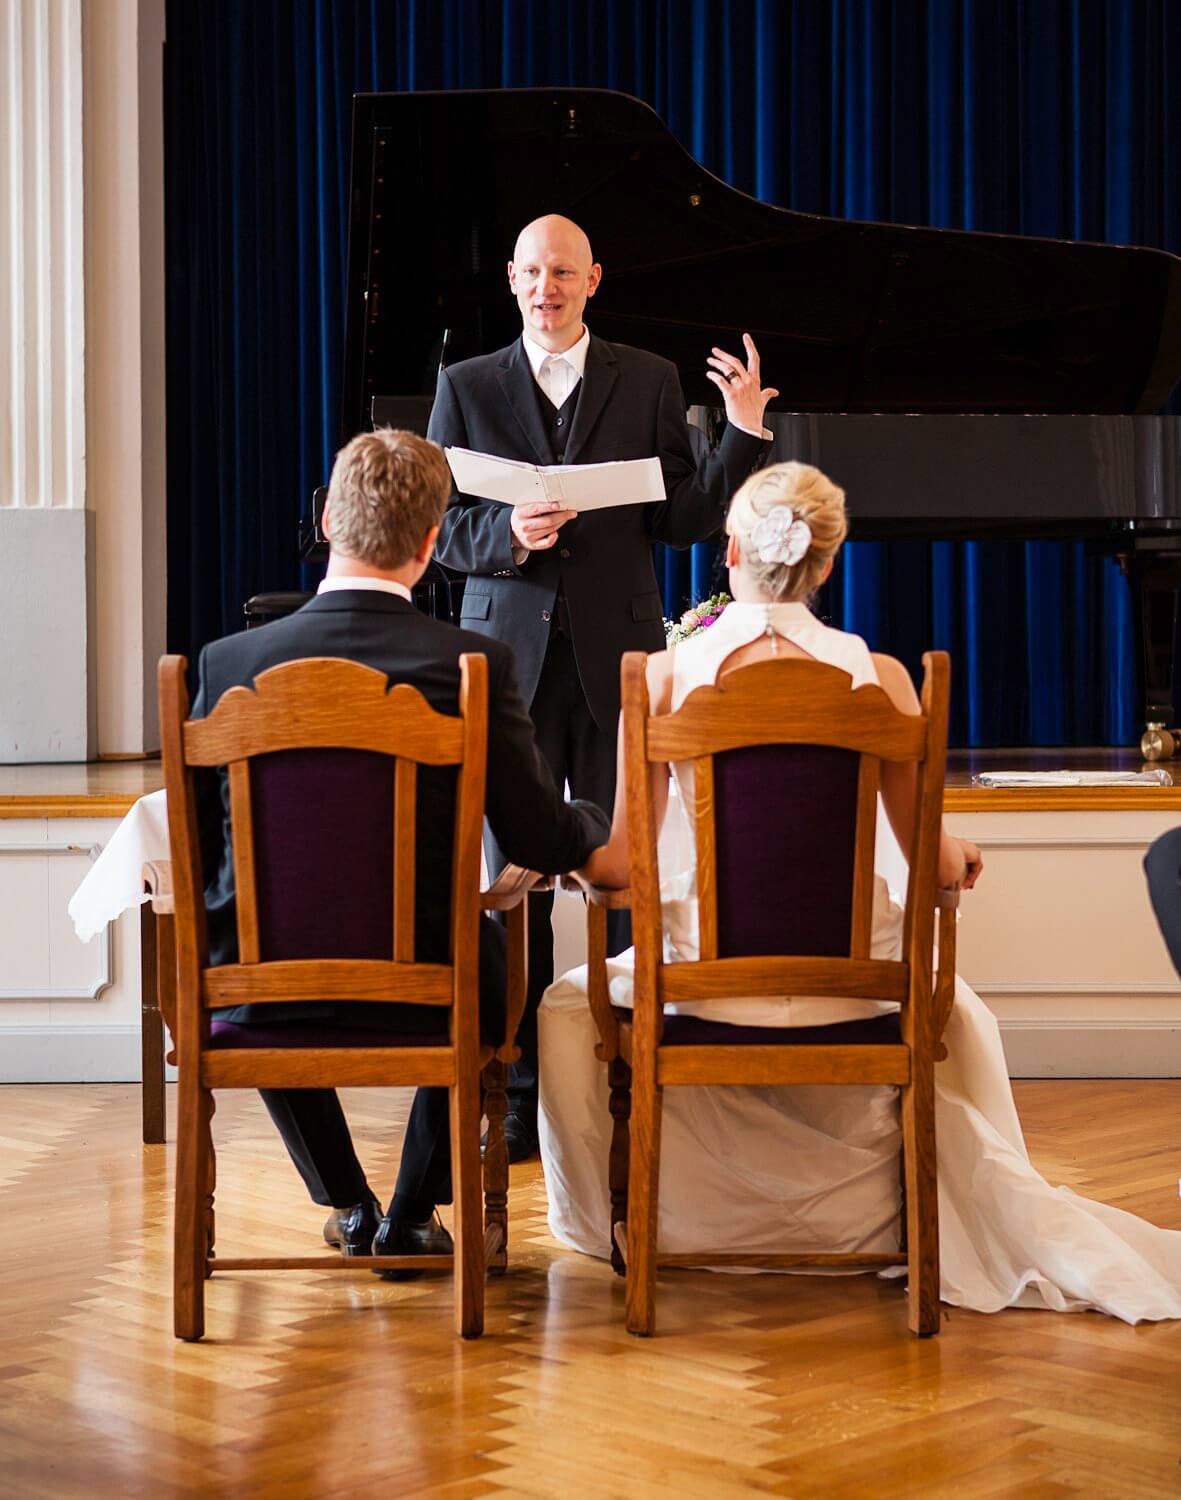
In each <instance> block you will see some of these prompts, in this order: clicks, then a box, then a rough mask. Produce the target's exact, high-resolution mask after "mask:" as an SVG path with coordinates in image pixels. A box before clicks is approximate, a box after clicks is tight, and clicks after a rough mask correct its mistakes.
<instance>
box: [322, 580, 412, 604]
mask: <svg viewBox="0 0 1181 1500" xmlns="http://www.w3.org/2000/svg"><path fill="white" fill-rule="evenodd" d="M338 589H364V590H369V591H371V592H373V593H380V594H397V596H398V598H399V599H406V600H409V599H410V590H409V589H408V588H407V587H406V585H405V584H404V583H395V582H394V580H393V579H392V578H342V577H333V578H325V579H323V580H322V581H321V583H320V587H319V588H318V589H317V590H316V593H317V594H332V593H335V592H336V591H337V590H338Z"/></svg>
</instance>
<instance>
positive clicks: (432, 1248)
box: [372, 1213, 455, 1281]
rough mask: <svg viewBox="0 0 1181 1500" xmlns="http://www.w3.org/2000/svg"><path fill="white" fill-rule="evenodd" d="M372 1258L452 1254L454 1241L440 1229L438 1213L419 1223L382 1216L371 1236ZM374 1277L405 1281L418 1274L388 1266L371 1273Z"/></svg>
mask: <svg viewBox="0 0 1181 1500" xmlns="http://www.w3.org/2000/svg"><path fill="white" fill-rule="evenodd" d="M372 1253H373V1254H374V1255H454V1254H455V1241H454V1240H453V1239H452V1238H451V1235H450V1233H449V1232H448V1231H447V1230H446V1229H445V1228H444V1227H443V1223H442V1220H441V1219H440V1218H439V1215H438V1213H433V1214H432V1215H431V1216H430V1218H429V1219H427V1220H426V1222H425V1223H423V1224H415V1223H413V1222H412V1221H411V1220H410V1219H391V1218H390V1216H389V1214H386V1216H385V1218H384V1219H382V1221H381V1223H380V1224H379V1225H378V1226H377V1233H376V1234H375V1235H374V1236H373V1252H372ZM373 1274H374V1275H375V1276H380V1277H381V1278H382V1280H383V1281H409V1280H410V1279H411V1277H413V1276H421V1275H422V1272H421V1271H412V1270H401V1269H399V1268H398V1267H394V1266H391V1267H390V1268H389V1269H388V1270H384V1271H382V1270H375V1271H374V1273H373Z"/></svg>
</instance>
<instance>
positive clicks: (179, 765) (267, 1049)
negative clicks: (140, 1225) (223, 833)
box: [157, 655, 532, 1339]
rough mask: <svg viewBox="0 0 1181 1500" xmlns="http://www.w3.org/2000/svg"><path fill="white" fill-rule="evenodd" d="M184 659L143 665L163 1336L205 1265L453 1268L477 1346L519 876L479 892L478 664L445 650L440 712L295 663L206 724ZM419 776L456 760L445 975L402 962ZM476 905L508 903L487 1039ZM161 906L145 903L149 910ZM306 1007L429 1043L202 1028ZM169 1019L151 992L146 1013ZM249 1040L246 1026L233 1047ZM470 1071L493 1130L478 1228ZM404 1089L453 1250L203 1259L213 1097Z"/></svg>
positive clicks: (510, 1028)
mask: <svg viewBox="0 0 1181 1500" xmlns="http://www.w3.org/2000/svg"><path fill="white" fill-rule="evenodd" d="M185 665H186V664H185V661H184V658H183V657H177V656H169V657H164V658H163V659H162V660H161V663H160V670H159V687H160V724H161V736H162V740H163V756H164V773H165V784H166V787H167V791H168V826H169V840H170V844H171V849H172V861H171V872H170V875H171V884H172V904H173V905H174V908H175V951H176V970H175V973H176V998H175V1002H174V1003H175V1018H176V1019H175V1026H174V1027H173V1036H174V1040H175V1042H176V1054H177V1062H178V1109H177V1168H176V1219H175V1261H174V1321H175V1331H176V1334H177V1336H178V1337H179V1338H183V1339H198V1338H200V1337H201V1336H202V1334H203V1332H204V1283H205V1279H206V1278H207V1277H208V1276H210V1275H212V1274H213V1273H214V1272H215V1271H233V1270H254V1269H272V1270H282V1269H306V1268H308V1267H315V1268H318V1269H325V1270H357V1269H381V1268H385V1267H400V1268H409V1269H415V1270H430V1269H439V1268H452V1269H453V1271H454V1277H455V1323H456V1329H457V1331H458V1332H459V1333H460V1334H462V1335H463V1336H464V1337H465V1338H473V1337H476V1336H478V1335H479V1334H480V1333H481V1332H482V1331H483V1326H484V1275H485V1269H486V1268H487V1269H489V1270H492V1271H499V1270H503V1269H504V1267H505V1264H506V1259H507V1236H508V1220H507V1185H508V1157H507V1152H506V1150H505V1147H504V1132H503V1121H504V1115H505V1111H506V1097H505V1083H506V1079H507V1066H508V1064H509V1063H510V1062H512V1061H514V1060H515V1059H516V1056H517V1053H516V1050H515V1048H514V1046H513V1038H514V1037H515V1035H516V1030H517V1026H518V1025H519V1022H520V1017H521V1012H522V1010H523V1008H524V1001H525V936H526V934H525V922H526V916H525V912H526V908H527V902H525V900H524V899H523V898H524V896H525V894H526V892H527V890H528V889H529V888H530V884H531V880H532V877H530V876H528V875H525V874H523V872H521V871H513V870H510V871H509V872H506V874H505V876H504V877H502V879H501V880H499V881H498V882H497V883H496V885H495V886H494V887H492V888H491V890H490V891H488V892H485V893H484V894H483V897H481V892H480V884H479V881H480V835H481V829H482V826H483V814H484V778H485V752H486V735H487V662H486V659H485V658H484V657H483V656H478V655H465V656H463V657H461V658H460V672H461V676H460V696H459V708H460V712H459V716H458V717H452V716H450V715H446V714H441V713H438V712H436V711H435V710H434V709H432V708H431V707H430V706H429V704H428V703H427V701H426V699H425V698H423V696H422V695H421V694H420V693H419V692H418V691H417V690H416V689H414V688H412V687H410V686H409V685H407V684H404V683H403V684H399V685H397V686H395V687H394V688H393V689H389V686H388V682H387V679H386V676H385V674H384V673H381V672H377V671H374V670H373V669H371V668H369V667H365V666H361V665H359V664H358V663H355V662H349V661H338V660H328V659H311V660H305V661H296V662H289V663H287V664H285V665H283V666H279V667H275V668H273V669H271V670H270V671H267V672H264V673H262V674H261V675H260V676H259V677H257V678H256V679H255V682H254V689H253V691H252V690H251V689H249V688H244V687H238V688H233V689H231V690H230V691H229V692H228V693H226V694H225V695H224V697H223V698H222V699H221V700H220V702H219V703H218V704H217V706H216V707H215V708H214V709H213V711H212V712H211V713H210V714H209V716H208V718H205V719H198V720H189V719H188V717H187V715H188V707H189V704H188V693H187V690H186V688H185V677H184V674H185ZM221 765H225V766H227V767H228V774H229V789H230V812H231V819H232V828H233V847H234V871H235V886H236V893H237V924H238V945H239V955H240V956H239V961H238V962H237V963H236V964H226V965H220V966H217V967H212V968H211V967H210V966H209V949H208V938H207V929H206V914H205V905H204V900H203V891H204V885H205V881H204V876H203V872H202V869H201V860H200V846H199V841H198V834H197V821H196V808H195V801H194V792H193V768H194V767H212V766H221ZM420 766H430V767H455V777H456V789H455V799H456V800H455V826H454V843H453V853H452V884H451V916H450V962H449V963H446V964H441V963H422V962H417V961H416V960H415V956H414V932H415V874H416V871H415V815H416V795H417V776H418V768H419V767H420ZM159 873H160V872H157V875H158V876H159ZM160 883H161V882H160V881H159V880H157V884H160ZM482 905H483V906H484V907H485V908H486V909H501V910H507V911H508V912H509V917H508V950H509V964H508V969H509V972H508V1006H507V1009H508V1014H507V1016H506V1025H505V1033H504V1038H503V1041H502V1043H501V1044H500V1045H499V1046H498V1047H496V1048H495V1049H493V1048H491V1047H489V1046H486V1045H482V1044H481V1041H480V1035H479V1009H478V1000H479V996H478V941H479V938H478V922H479V917H480V910H481V906H482ZM167 906H168V902H167V898H166V897H165V896H163V894H162V895H161V905H160V907H159V908H158V910H162V911H167ZM313 954H314V955H315V956H312V955H313ZM163 998H164V997H163V996H162V999H163ZM324 1000H330V1001H355V1000H364V1001H382V1002H386V1003H390V1004H413V1005H430V1006H437V1007H438V1013H439V1028H438V1034H437V1035H434V1036H420V1035H407V1034H399V1033H397V1032H396V1031H393V1030H391V1031H388V1032H387V1031H380V1032H378V1031H365V1032H362V1031H358V1030H357V1029H355V1028H348V1027H341V1026H333V1025H332V1023H331V1022H327V1021H325V1022H319V1023H316V1022H301V1023H300V1026H299V1044H297V1045H292V1042H293V1041H294V1040H296V1038H295V1037H294V1036H293V1034H292V1031H291V1029H290V1028H287V1029H286V1031H285V1032H284V1028H283V1027H281V1026H280V1025H278V1024H277V1025H276V1026H275V1027H253V1028H246V1027H233V1026H224V1025H219V1023H218V1022H216V1021H211V1017H210V1011H211V1010H213V1009H215V1008H217V1007H221V1006H231V1005H238V1004H242V1003H245V1002H249V1003H251V1004H266V1003H274V1002H283V1003H286V1004H290V1003H292V1002H298V1001H324ZM170 1008H171V1006H170V1004H169V1002H168V1001H167V1000H165V1002H164V1004H163V1005H162V1009H164V1010H165V1012H167V1010H168V1009H170ZM170 1024H171V1022H170ZM247 1031H254V1032H255V1033H256V1035H257V1042H254V1041H253V1039H252V1044H251V1045H249V1046H246V1045H243V1037H242V1033H243V1032H247ZM481 1070H483V1071H484V1081H485V1085H486V1097H485V1101H484V1103H485V1109H486V1111H487V1114H488V1119H489V1144H488V1150H487V1153H486V1159H485V1187H486V1214H487V1223H486V1226H485V1225H482V1224H481V1216H480V1115H481V1104H480V1082H481ZM408 1084H434V1085H441V1086H446V1087H447V1088H448V1089H449V1090H450V1094H451V1157H452V1175H453V1185H454V1197H455V1208H454V1238H455V1245H456V1253H455V1256H454V1259H453V1258H452V1257H451V1256H414V1257H406V1256H353V1257H349V1258H347V1259H346V1258H344V1257H342V1256H338V1255H316V1256H284V1257H279V1258H267V1259H263V1258H257V1257H229V1258H227V1257H223V1256H215V1255H214V1217H213V1194H214V1181H215V1164H214V1153H213V1143H212V1136H211V1128H210V1127H211V1123H212V1117H213V1111H214V1100H213V1090H214V1089H218V1088H251V1089H257V1088H300V1087H316V1088H335V1087H345V1086H348V1087H357V1086H375V1087H390V1086H401V1085H408Z"/></svg>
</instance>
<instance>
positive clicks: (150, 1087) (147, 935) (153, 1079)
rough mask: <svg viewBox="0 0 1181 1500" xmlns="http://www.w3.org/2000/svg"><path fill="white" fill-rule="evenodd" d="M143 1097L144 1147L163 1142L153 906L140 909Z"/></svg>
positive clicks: (161, 1027)
mask: <svg viewBox="0 0 1181 1500" xmlns="http://www.w3.org/2000/svg"><path fill="white" fill-rule="evenodd" d="M139 913H140V915H139V985H140V1019H139V1024H140V1060H141V1070H140V1078H141V1083H140V1096H141V1110H142V1114H143V1138H144V1144H145V1145H151V1146H158V1145H160V1144H161V1143H162V1142H163V1140H164V1020H163V1017H162V1016H161V1014H160V975H159V952H158V945H157V941H156V927H157V924H156V913H155V912H154V911H153V910H152V905H151V902H150V901H148V902H145V903H144V904H143V905H142V906H141V907H140V909H139Z"/></svg>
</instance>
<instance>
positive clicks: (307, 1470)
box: [0, 1082, 1181, 1500]
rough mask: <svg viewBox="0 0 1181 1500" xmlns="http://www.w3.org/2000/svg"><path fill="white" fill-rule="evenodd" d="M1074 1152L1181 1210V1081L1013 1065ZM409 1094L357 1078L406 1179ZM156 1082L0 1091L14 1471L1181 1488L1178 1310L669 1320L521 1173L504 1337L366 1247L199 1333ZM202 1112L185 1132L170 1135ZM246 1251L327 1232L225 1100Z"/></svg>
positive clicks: (386, 1175)
mask: <svg viewBox="0 0 1181 1500" xmlns="http://www.w3.org/2000/svg"><path fill="white" fill-rule="evenodd" d="M1018 1098H1019V1103H1020V1106H1021V1109H1022V1114H1023V1117H1024V1120H1025V1122H1026V1126H1027V1131H1028V1136H1029V1140H1030V1144H1031V1148H1032V1150H1033V1153H1034V1156H1035V1159H1036V1160H1037V1161H1038V1162H1039V1164H1040V1165H1041V1166H1042V1168H1043V1169H1044V1170H1045V1171H1046V1172H1047V1175H1049V1176H1050V1177H1051V1178H1053V1179H1055V1180H1058V1181H1066V1182H1069V1183H1070V1184H1071V1185H1072V1186H1074V1187H1075V1188H1077V1189H1078V1190H1079V1191H1082V1192H1086V1193H1090V1194H1093V1195H1095V1196H1101V1197H1104V1198H1107V1199H1108V1200H1109V1201H1112V1202H1118V1203H1119V1204H1121V1205H1122V1206H1124V1207H1128V1208H1133V1209H1135V1210H1137V1211H1138V1212H1140V1213H1142V1214H1144V1215H1146V1216H1147V1217H1148V1218H1151V1219H1154V1220H1155V1221H1156V1222H1158V1223H1161V1224H1167V1225H1170V1226H1172V1227H1175V1228H1181V1211H1179V1205H1178V1200H1177V1178H1178V1175H1179V1172H1181V1082H1179V1083H1155V1082H1154V1083H1139V1082H1120V1083H1116V1082H1104V1083H1076V1082H1052V1083H1050V1082H1046V1083H1032V1084H1030V1083H1027V1084H1023V1085H1018ZM405 1102H406V1096H405V1095H400V1094H379V1093H376V1092H369V1091H366V1092H357V1093H354V1094H352V1095H350V1096H349V1097H348V1099H347V1108H348V1111H349V1115H350V1118H351V1120H352V1121H353V1123H354V1126H355V1131H356V1135H357V1139H358V1142H359V1147H360V1150H361V1154H362V1157H363V1158H364V1159H365V1160H366V1162H367V1163H369V1164H370V1166H371V1175H372V1179H373V1181H374V1184H375V1185H379V1190H385V1191H388V1186H389V1184H390V1182H391V1181H392V1178H393V1172H394V1163H395V1159H396V1150H397V1131H394V1130H391V1128H390V1125H391V1120H393V1121H395V1122H396V1123H397V1124H399V1125H400V1123H401V1121H402V1119H403V1117H404V1110H405ZM138 1108H139V1101H138V1090H136V1089H135V1088H131V1087H121V1086H119V1087H116V1086H101V1087H100V1086H90V1087H56V1088H53V1087H9V1088H4V1089H0V1145H2V1153H3V1154H2V1156H0V1306H2V1308H3V1317H2V1318H0V1495H3V1496H5V1497H12V1500H31V1497H46V1496H52V1497H54V1500H57V1497H71V1500H72V1497H85V1500H95V1497H106V1496H129V1497H130V1496H143V1497H151V1500H160V1497H171V1496H178V1497H188V1496H215V1495H216V1496H233V1497H243V1500H246V1497H252V1496H272V1495H283V1496H285V1497H292V1500H298V1497H301V1496H305V1495H306V1496H312V1495H315V1496H326V1497H327V1496H339V1497H351V1496H361V1495H383V1496H398V1497H411V1496H418V1497H424V1500H425V1497H431V1500H436V1497H438V1500H443V1497H450V1500H468V1497H476V1496H480V1497H485V1496H488V1497H509V1496H544V1497H552V1496H577V1497H580V1500H581V1497H588V1500H596V1497H603V1500H607V1497H629V1500H630V1497H633V1496H645V1497H647V1496H660V1497H666V1496H667V1497H672V1496H676V1497H686V1496H694V1497H695V1496H708V1497H711V1500H712V1497H718V1500H725V1497H729V1496H739V1495H755V1494H765V1495H778V1496H794V1497H812V1496H824V1497H848V1500H862V1497H864V1500H869V1497H873V1500H890V1497H911V1496H937V1497H943V1496H953V1497H955V1500H984V1497H1003V1496H1020V1497H1022V1500H1050V1497H1058V1496H1104V1497H1117V1500H1118V1497H1126V1500H1143V1497H1150V1496H1178V1495H1181V1469H1179V1467H1178V1458H1179V1456H1181V1326H1174V1325H1169V1324H1159V1325H1148V1326H1143V1327H1140V1328H1128V1327H1125V1326H1124V1325H1123V1324H1119V1323H1115V1322H1112V1321H1109V1320H1107V1319H1105V1318H1101V1317H1098V1316H1095V1315H1091V1314H1087V1315H1077V1316H1058V1315H1054V1314H1049V1313H1035V1312H1009V1313H1002V1314H1000V1315H997V1316H995V1317H984V1316H979V1315H976V1314H969V1313H962V1312H958V1311H956V1310H954V1309H949V1310H948V1311H947V1316H946V1321H945V1325H944V1332H943V1335H942V1337H940V1338H939V1339H935V1340H930V1341H926V1342H922V1343H920V1342H918V1341H916V1340H913V1339H911V1338H910V1337H909V1335H908V1334H907V1333H906V1331H905V1325H904V1319H903V1308H902V1302H901V1295H900V1292H899V1290H898V1289H897V1287H895V1286H890V1285H886V1284H884V1283H882V1282H879V1281H877V1280H875V1279H873V1278H870V1277H864V1276H858V1277H848V1278H824V1279H822V1278H818V1277H806V1278H802V1277H775V1276H724V1275H715V1274H711V1273H709V1272H678V1273H669V1274H667V1275H665V1276H664V1277H662V1281H661V1287H660V1293H659V1302H658V1310H659V1318H660V1330H661V1331H660V1336H659V1337H658V1338H657V1339H655V1340H652V1341H644V1342H640V1341H637V1340H633V1339H630V1338H628V1336H627V1335H626V1334H625V1333H624V1332H623V1329H622V1321H621V1314H622V1285H621V1283H620V1282H618V1281H617V1280H616V1278H615V1277H614V1276H613V1275H612V1274H611V1272H610V1270H609V1268H607V1267H606V1266H604V1265H600V1264H598V1263H596V1262H592V1261H588V1260H585V1259H583V1258H581V1257H579V1256H576V1255H572V1254H570V1253H568V1252H565V1251H562V1250H561V1249H560V1248H559V1247H558V1246H557V1245H556V1243H555V1242H554V1241H553V1240H552V1239H551V1238H550V1236H549V1234H548V1233H547V1230H546V1224H545V1200H544V1189H543V1184H542V1180H541V1175H540V1172H539V1170H538V1169H537V1168H536V1167H535V1166H532V1165H529V1166H525V1167H522V1168H516V1169H514V1178H513V1193H512V1203H511V1212H512V1214H513V1223H512V1230H511V1238H512V1248H511V1258H512V1268H511V1270H510V1273H509V1275H508V1276H507V1277H506V1278H504V1279H503V1280H501V1281H499V1282H493V1283H492V1284H491V1285H490V1289H489V1298H488V1333H487V1336H486V1337H485V1338H484V1339H483V1340H481V1341H479V1342H476V1343H471V1344H464V1343H461V1342H460V1341H458V1340H457V1339H456V1338H455V1337H454V1335H453V1334H452V1332H451V1315H450V1284H449V1283H448V1282H447V1281H444V1280H436V1279H424V1280H422V1281H419V1282H412V1283H407V1284H402V1285H392V1284H387V1283H382V1282H379V1281H377V1280H376V1279H375V1278H373V1277H372V1276H370V1275H368V1274H367V1273H364V1272H359V1273H357V1274H355V1275H354V1274H348V1275H342V1276H324V1275H313V1274H305V1273H301V1272H288V1273H282V1274H276V1273H272V1274H270V1275H264V1274H261V1273H242V1274H234V1275H230V1274H227V1275H224V1276H221V1277H218V1278H215V1279H214V1280H213V1281H212V1282H211V1283H210V1284H209V1293H208V1298H209V1329H210V1337H209V1338H208V1339H207V1340H206V1342H205V1343H203V1344H199V1345H184V1344H179V1343H177V1342H175V1341H174V1340H173V1338H172V1334H171V1331H170V1316H171V1314H170V1304H169V1275H170V1270H169V1222H170V1212H171V1208H170V1178H171V1166H172V1152H173V1148H172V1146H171V1145H169V1146H165V1147H159V1146H156V1147H144V1146H142V1145H141V1144H140V1142H139V1138H138V1125H139V1121H138ZM172 1135H173V1132H172V1130H171V1129H170V1137H171V1136H172ZM215 1136H216V1139H217V1142H218V1147H219V1169H220V1182H219V1191H218V1210H219V1212H218V1242H219V1248H220V1249H221V1250H222V1252H223V1253H227V1254H228V1253H231V1251H232V1250H233V1249H238V1250H240V1251H241V1253H250V1252H254V1253H272V1254H273V1253H283V1252H284V1251H286V1252H288V1253H310V1252H314V1251H315V1249H316V1246H317V1241H318V1236H319V1230H320V1225H321V1222H322V1219H323V1212H322V1211H321V1210H318V1209H316V1208H314V1207H313V1206H311V1205H309V1204H307V1203H305V1202H304V1201H302V1189H301V1187H300V1185H299V1183H298V1180H297V1179H296V1177H295V1175H294V1173H293V1172H292V1170H291V1168H290V1166H289V1165H288V1163H287V1162H286V1159H285V1158H284V1157H283V1156H282V1153H281V1148H280V1147H279V1146H278V1143H277V1140H276V1138H275V1136H274V1133H273V1131H272V1129H271V1127H270V1123H269V1121H268V1120H267V1119H266V1117H265V1115H264V1113H263V1111H262V1109H261V1106H260V1105H259V1104H258V1103H257V1102H256V1101H255V1100H254V1099H253V1098H252V1097H247V1096H238V1095H230V1096H225V1095H223V1096H221V1100H220V1104H219V1110H218V1115H217V1119H216V1122H215Z"/></svg>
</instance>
